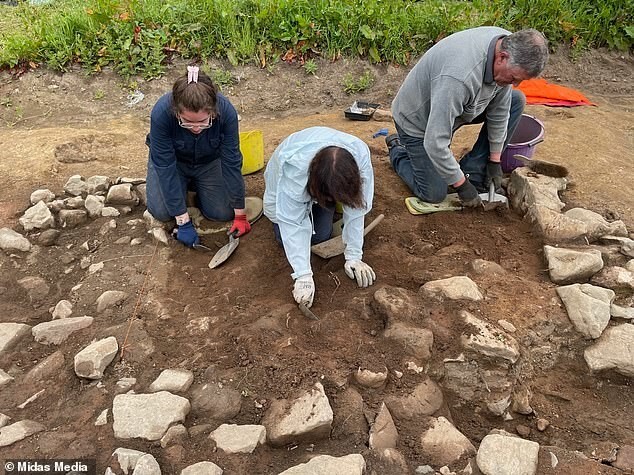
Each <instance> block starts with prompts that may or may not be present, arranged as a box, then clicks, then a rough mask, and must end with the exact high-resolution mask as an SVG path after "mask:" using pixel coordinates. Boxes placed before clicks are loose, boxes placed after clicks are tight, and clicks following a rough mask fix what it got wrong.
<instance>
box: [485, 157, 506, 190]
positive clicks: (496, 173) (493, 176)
mask: <svg viewBox="0 0 634 475" xmlns="http://www.w3.org/2000/svg"><path fill="white" fill-rule="evenodd" d="M502 175H503V173H502V165H501V164H500V162H491V161H489V162H487V179H486V185H487V187H489V186H490V185H491V182H493V185H494V186H495V189H496V190H498V189H500V188H501V187H502Z"/></svg>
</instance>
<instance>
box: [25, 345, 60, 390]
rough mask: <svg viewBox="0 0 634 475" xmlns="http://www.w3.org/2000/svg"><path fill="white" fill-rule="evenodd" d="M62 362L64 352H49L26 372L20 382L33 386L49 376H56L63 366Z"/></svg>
mask: <svg viewBox="0 0 634 475" xmlns="http://www.w3.org/2000/svg"><path fill="white" fill-rule="evenodd" d="M64 362H65V360H64V354H63V353H62V352H61V351H55V352H54V353H51V354H50V355H48V356H47V357H46V358H44V359H43V360H42V361H40V362H39V363H38V364H36V365H35V366H34V367H33V368H31V369H30V370H29V372H28V373H26V375H25V376H24V378H23V379H22V384H23V385H24V386H27V387H34V386H35V385H37V384H38V383H40V382H46V381H47V380H48V379H49V378H51V377H54V376H58V375H59V373H60V371H61V370H62V368H63V367H64Z"/></svg>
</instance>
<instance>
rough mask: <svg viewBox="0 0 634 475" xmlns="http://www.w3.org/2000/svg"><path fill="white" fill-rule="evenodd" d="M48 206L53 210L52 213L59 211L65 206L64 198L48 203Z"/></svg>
mask: <svg viewBox="0 0 634 475" xmlns="http://www.w3.org/2000/svg"><path fill="white" fill-rule="evenodd" d="M46 207H47V208H48V209H49V210H50V211H51V213H59V212H60V211H61V210H63V209H64V208H65V205H64V200H53V201H51V202H50V203H46Z"/></svg>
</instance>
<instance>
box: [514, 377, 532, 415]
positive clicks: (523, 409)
mask: <svg viewBox="0 0 634 475" xmlns="http://www.w3.org/2000/svg"><path fill="white" fill-rule="evenodd" d="M532 396H533V395H532V393H531V390H530V389H529V388H528V386H524V385H520V386H518V387H516V388H515V392H514V393H513V411H515V412H517V413H518V414H524V415H525V416H528V415H531V414H532V413H533V408H532V407H531V398H532Z"/></svg>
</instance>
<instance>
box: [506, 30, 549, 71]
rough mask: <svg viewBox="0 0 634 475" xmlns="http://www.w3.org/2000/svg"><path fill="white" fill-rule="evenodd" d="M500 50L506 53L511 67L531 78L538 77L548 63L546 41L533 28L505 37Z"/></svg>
mask: <svg viewBox="0 0 634 475" xmlns="http://www.w3.org/2000/svg"><path fill="white" fill-rule="evenodd" d="M500 50H501V51H505V52H507V53H508V55H509V63H510V64H511V65H512V66H517V67H520V68H522V69H523V70H524V71H525V72H526V74H528V75H529V76H530V77H533V78H534V77H537V76H539V75H540V73H541V72H542V71H543V70H544V68H545V67H546V61H548V40H547V39H546V38H545V37H544V35H542V34H541V33H540V32H539V31H537V30H535V29H533V28H529V29H526V30H520V31H517V32H515V33H512V34H510V35H508V36H505V37H504V38H502V43H501V44H500Z"/></svg>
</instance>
